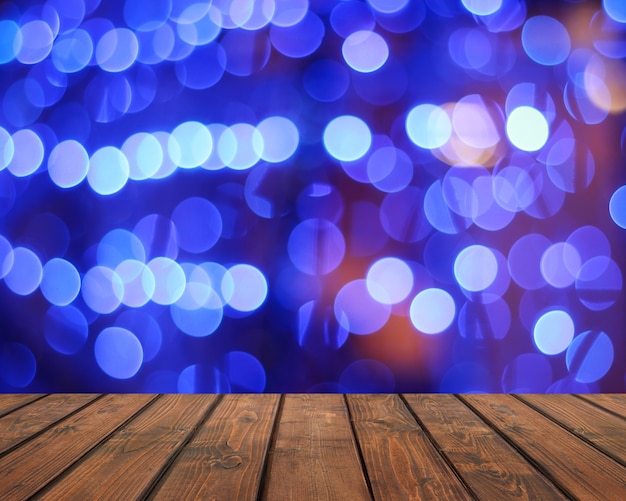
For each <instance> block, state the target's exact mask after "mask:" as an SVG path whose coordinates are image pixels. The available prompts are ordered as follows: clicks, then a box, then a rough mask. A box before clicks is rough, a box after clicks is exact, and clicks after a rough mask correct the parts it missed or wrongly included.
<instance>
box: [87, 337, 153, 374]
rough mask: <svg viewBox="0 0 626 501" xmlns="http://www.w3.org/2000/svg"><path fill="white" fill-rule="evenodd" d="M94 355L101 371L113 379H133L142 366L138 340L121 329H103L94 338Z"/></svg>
mask: <svg viewBox="0 0 626 501" xmlns="http://www.w3.org/2000/svg"><path fill="white" fill-rule="evenodd" d="M94 354H95V357H96V362H97V363H98V365H99V366H100V368H101V369H102V371H104V372H105V373H106V374H107V375H109V376H111V377H112V378H115V379H128V378H131V377H133V376H134V375H135V374H137V372H138V371H139V369H141V366H142V364H143V349H142V347H141V343H140V342H139V339H137V337H136V336H135V335H134V334H133V333H132V332H130V331H129V330H127V329H123V328H121V327H107V328H106V329H104V330H103V331H102V332H101V333H100V334H99V335H98V337H97V338H96V342H95V344H94Z"/></svg>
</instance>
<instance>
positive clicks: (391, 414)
mask: <svg viewBox="0 0 626 501" xmlns="http://www.w3.org/2000/svg"><path fill="white" fill-rule="evenodd" d="M347 401H348V406H349V408H350V411H351V416H352V420H353V422H354V428H355V431H356V436H357V439H358V442H359V444H360V447H361V451H362V453H363V458H364V460H365V466H366V469H367V474H368V476H369V479H370V483H371V486H372V491H373V494H374V498H375V499H377V500H378V499H380V500H385V499H394V500H396V499H398V500H403V499H410V500H417V499H422V500H431V499H432V500H442V501H443V500H446V499H449V500H453V501H456V500H464V499H472V498H471V496H470V495H469V493H468V492H467V491H466V490H465V488H464V487H463V484H462V483H461V482H460V480H459V479H458V478H457V477H456V476H455V473H454V472H453V471H451V469H450V468H449V467H448V465H447V464H446V462H445V461H444V460H443V459H442V457H441V456H440V455H439V453H438V452H437V450H436V449H435V448H434V446H433V444H432V443H431V442H430V440H429V439H428V437H427V436H426V434H425V433H424V431H423V430H422V429H421V428H420V426H419V425H418V424H417V422H416V421H415V419H414V418H413V416H412V415H411V413H410V412H409V410H408V409H407V408H406V406H405V405H404V402H403V401H402V400H401V399H400V397H399V396H398V395H349V396H348V397H347Z"/></svg>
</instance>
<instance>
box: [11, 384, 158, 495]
mask: <svg viewBox="0 0 626 501" xmlns="http://www.w3.org/2000/svg"><path fill="white" fill-rule="evenodd" d="M154 398H155V396H154V395H107V396H104V397H103V398H101V399H99V400H96V401H95V402H94V403H93V404H91V405H89V406H88V407H85V408H84V409H82V410H81V411H80V412H77V413H76V414H74V415H72V416H70V417H69V418H68V419H66V420H64V421H62V422H61V423H59V425H58V426H55V427H53V428H50V429H49V430H47V431H45V432H44V433H42V434H41V435H39V436H38V437H36V438H35V439H33V440H30V441H28V442H26V443H25V444H24V446H22V447H20V448H18V449H15V450H13V451H11V452H9V453H8V454H6V455H5V456H3V457H2V458H0V499H3V500H4V499H6V500H11V501H18V500H21V499H26V498H28V497H29V496H32V495H33V494H35V493H36V492H37V491H39V490H40V489H41V488H42V487H43V486H45V485H46V484H47V483H48V482H50V481H51V480H53V479H54V478H56V477H57V476H58V475H60V474H61V473H62V472H63V471H64V470H65V469H66V468H68V467H69V466H71V465H72V464H73V463H74V462H75V461H77V460H79V459H80V458H81V457H82V456H84V455H85V454H86V453H87V452H89V451H90V450H91V449H92V448H93V447H94V446H96V445H97V444H98V443H99V442H101V441H102V440H104V439H105V438H106V437H107V436H108V435H109V434H110V433H111V432H113V431H114V430H115V429H116V428H118V427H119V426H121V425H122V424H124V422H125V421H126V420H127V419H129V418H131V417H132V416H133V415H134V414H135V413H137V412H138V411H140V410H141V409H142V408H143V407H144V406H145V405H146V404H148V403H149V402H150V401H151V400H153V399H154Z"/></svg>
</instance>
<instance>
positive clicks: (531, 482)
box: [405, 395, 564, 500]
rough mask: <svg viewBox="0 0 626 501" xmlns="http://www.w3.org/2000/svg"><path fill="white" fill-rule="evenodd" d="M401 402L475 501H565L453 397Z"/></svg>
mask: <svg viewBox="0 0 626 501" xmlns="http://www.w3.org/2000/svg"><path fill="white" fill-rule="evenodd" d="M405 398H406V400H407V402H408V404H409V405H410V406H411V408H412V409H413V411H414V412H415V414H416V415H417V416H418V418H419V420H420V421H421V422H422V423H423V425H424V426H425V427H426V428H427V429H428V431H429V432H430V433H431V434H432V436H433V438H434V440H435V441H436V442H437V444H438V445H439V447H440V448H441V452H442V453H443V454H445V455H446V456H447V457H448V459H449V461H450V462H451V463H452V464H453V465H454V467H455V468H456V469H457V471H458V472H459V475H460V476H461V477H462V478H463V479H464V480H465V482H466V484H467V485H468V486H469V487H470V488H471V490H472V491H473V492H474V493H475V495H476V496H477V497H478V498H479V499H528V500H536V499H550V500H552V499H564V496H563V495H562V494H561V493H560V491H559V490H558V489H557V488H556V487H555V486H554V485H553V484H552V483H550V482H549V481H548V480H547V479H546V478H544V477H543V476H542V475H541V474H538V472H537V471H536V470H535V469H534V468H533V467H532V465H530V464H529V463H528V462H527V461H526V460H525V459H524V458H523V457H522V456H521V455H520V454H519V453H518V452H517V451H515V449H513V448H512V447H511V446H509V444H507V443H506V441H505V440H503V439H502V438H501V437H499V436H498V435H496V434H495V433H494V432H493V430H492V429H491V428H490V427H489V426H488V425H487V424H486V423H485V422H484V421H482V420H481V419H480V418H479V417H478V416H476V414H474V413H473V412H472V411H471V410H470V409H469V408H468V407H467V406H465V405H464V404H463V403H462V402H461V401H459V400H458V399H457V398H456V397H454V396H453V395H406V396H405Z"/></svg>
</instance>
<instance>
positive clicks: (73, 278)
mask: <svg viewBox="0 0 626 501" xmlns="http://www.w3.org/2000/svg"><path fill="white" fill-rule="evenodd" d="M42 271H43V275H42V279H41V293H42V294H43V295H44V296H45V298H46V299H47V300H48V301H49V302H50V303H51V304H54V305H57V306H66V305H68V304H70V303H71V302H72V301H74V299H76V297H77V296H78V293H79V292H80V274H79V273H78V270H77V269H76V267H75V266H74V265H73V264H72V263H71V262H69V261H67V260H65V259H61V258H54V259H51V260H50V261H48V262H47V263H46V264H45V265H44V267H43V270H42Z"/></svg>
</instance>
